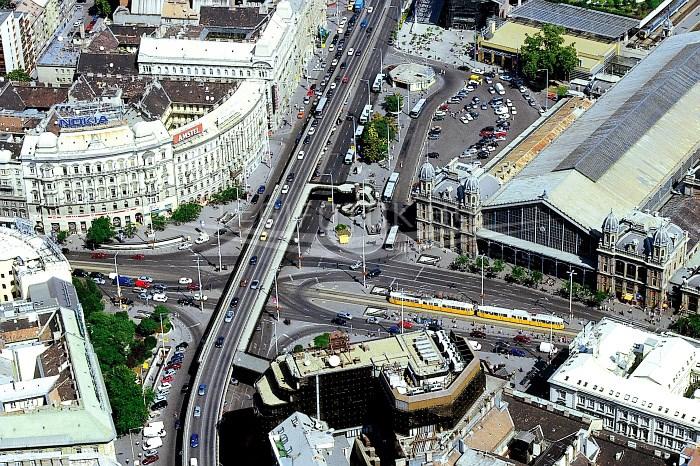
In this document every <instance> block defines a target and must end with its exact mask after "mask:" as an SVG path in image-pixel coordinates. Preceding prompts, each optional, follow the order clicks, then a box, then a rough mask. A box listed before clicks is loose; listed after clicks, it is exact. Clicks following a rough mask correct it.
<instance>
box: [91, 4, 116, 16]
mask: <svg viewBox="0 0 700 466" xmlns="http://www.w3.org/2000/svg"><path fill="white" fill-rule="evenodd" d="M95 6H97V9H98V11H99V12H100V16H102V17H105V18H106V17H107V16H109V15H111V14H112V5H110V4H109V0H95Z"/></svg>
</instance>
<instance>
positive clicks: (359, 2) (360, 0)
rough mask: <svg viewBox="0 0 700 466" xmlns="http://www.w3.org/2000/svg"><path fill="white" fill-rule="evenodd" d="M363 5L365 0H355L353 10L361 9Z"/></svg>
mask: <svg viewBox="0 0 700 466" xmlns="http://www.w3.org/2000/svg"><path fill="white" fill-rule="evenodd" d="M364 7H365V0H355V11H361V10H362V9H363V8H364Z"/></svg>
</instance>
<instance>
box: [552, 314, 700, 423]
mask: <svg viewBox="0 0 700 466" xmlns="http://www.w3.org/2000/svg"><path fill="white" fill-rule="evenodd" d="M571 348H572V353H571V356H569V359H567V360H566V362H565V363H564V364H563V365H562V366H560V367H559V369H557V371H556V372H555V373H554V374H553V375H552V376H551V377H550V379H549V383H550V384H551V385H554V386H561V387H566V388H569V389H573V390H575V391H577V392H581V393H592V394H594V395H595V396H596V397H598V398H604V399H609V400H611V401H613V402H615V403H617V404H619V405H622V406H627V407H629V408H631V409H634V410H635V411H638V412H644V413H647V414H648V415H651V416H654V417H662V418H667V419H671V420H673V421H674V422H675V423H678V424H681V425H686V426H689V427H690V428H692V429H696V430H697V429H699V428H700V400H698V399H692V398H685V397H684V394H685V391H686V390H687V388H688V386H689V384H690V378H691V373H693V372H694V373H696V374H700V342H698V341H694V340H690V339H687V338H683V337H679V336H675V335H673V334H668V335H657V334H654V333H651V332H648V331H646V330H643V329H640V328H637V327H632V326H630V325H627V324H623V323H620V322H617V321H613V320H610V319H603V320H601V321H600V323H598V324H595V325H594V324H589V325H588V326H586V327H585V328H584V330H583V331H581V333H580V334H579V335H578V336H577V337H576V338H575V339H574V341H573V342H572V344H571Z"/></svg>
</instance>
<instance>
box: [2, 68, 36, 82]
mask: <svg viewBox="0 0 700 466" xmlns="http://www.w3.org/2000/svg"><path fill="white" fill-rule="evenodd" d="M7 79H9V80H10V81H22V82H29V81H31V80H32V78H31V76H29V75H28V74H27V72H26V71H24V70H12V71H10V72H9V73H7Z"/></svg>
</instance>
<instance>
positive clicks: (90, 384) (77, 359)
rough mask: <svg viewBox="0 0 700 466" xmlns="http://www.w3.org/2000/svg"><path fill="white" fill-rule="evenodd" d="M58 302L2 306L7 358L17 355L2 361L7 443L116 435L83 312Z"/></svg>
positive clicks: (18, 445)
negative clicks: (61, 305) (87, 338)
mask: <svg viewBox="0 0 700 466" xmlns="http://www.w3.org/2000/svg"><path fill="white" fill-rule="evenodd" d="M68 286H71V285H68ZM53 303H54V305H50V304H49V303H43V304H41V305H39V304H35V303H32V302H19V303H13V304H5V305H4V306H1V307H0V339H3V340H4V341H5V346H4V347H3V349H2V350H0V361H11V362H12V364H11V365H7V364H5V365H3V364H0V402H1V403H0V450H12V449H26V448H41V447H47V446H71V445H85V444H96V443H97V444H99V443H108V442H111V441H112V440H114V438H115V430H114V425H113V423H112V417H111V415H110V413H111V409H110V406H109V401H108V399H107V393H106V390H105V388H104V385H103V381H102V375H101V373H100V369H99V365H98V364H97V359H96V358H95V356H94V352H93V350H92V347H91V346H90V344H89V342H88V341H87V340H86V335H85V325H84V322H83V320H82V314H81V312H80V311H75V310H73V309H68V308H63V307H58V306H57V305H55V304H56V301H53ZM10 368H11V370H8V369H10ZM66 426H71V428H70V429H67V428H66Z"/></svg>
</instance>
